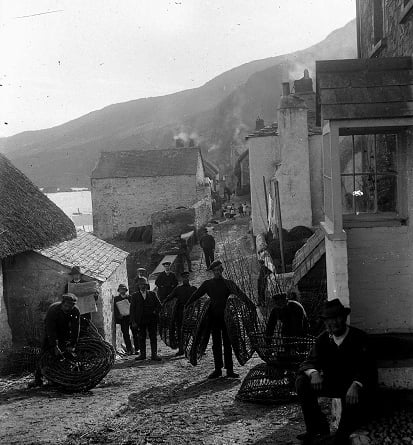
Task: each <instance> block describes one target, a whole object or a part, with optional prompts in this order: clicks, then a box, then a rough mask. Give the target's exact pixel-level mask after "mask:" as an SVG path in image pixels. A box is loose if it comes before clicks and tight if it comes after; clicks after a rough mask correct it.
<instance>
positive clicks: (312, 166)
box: [246, 70, 323, 235]
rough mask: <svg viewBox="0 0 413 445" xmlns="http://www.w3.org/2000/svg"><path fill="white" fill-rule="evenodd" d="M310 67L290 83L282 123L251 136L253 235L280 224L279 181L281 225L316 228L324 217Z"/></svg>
mask: <svg viewBox="0 0 413 445" xmlns="http://www.w3.org/2000/svg"><path fill="white" fill-rule="evenodd" d="M312 84H313V82H312V79H311V78H310V77H309V73H308V71H307V70H305V72H304V76H303V78H302V79H299V80H296V81H295V82H294V87H295V94H292V93H291V92H290V85H289V83H288V82H285V83H284V84H283V95H282V97H281V102H280V106H279V108H278V123H275V124H272V125H269V126H263V125H262V124H263V123H262V120H261V119H258V120H257V129H256V131H254V132H253V133H251V134H250V135H248V136H247V138H246V139H247V142H248V157H249V171H250V187H251V217H252V229H253V234H254V235H258V234H260V233H263V232H267V230H268V228H269V227H272V226H273V225H274V224H276V217H275V209H276V204H275V202H276V201H275V200H276V192H275V183H277V184H278V189H279V199H280V208H281V215H282V225H283V227H284V228H286V229H291V228H292V227H294V226H298V225H303V226H307V227H308V226H313V225H317V224H319V222H320V220H322V218H323V209H322V196H323V192H322V187H323V184H322V174H321V173H322V169H321V160H322V158H321V131H320V128H318V127H316V126H315V93H314V91H313V86H312Z"/></svg>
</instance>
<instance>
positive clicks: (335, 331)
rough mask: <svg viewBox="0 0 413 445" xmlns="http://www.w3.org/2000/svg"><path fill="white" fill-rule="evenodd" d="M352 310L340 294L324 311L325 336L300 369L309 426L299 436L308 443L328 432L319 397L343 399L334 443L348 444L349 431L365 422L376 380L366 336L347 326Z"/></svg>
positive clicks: (299, 383) (299, 386)
mask: <svg viewBox="0 0 413 445" xmlns="http://www.w3.org/2000/svg"><path fill="white" fill-rule="evenodd" d="M349 313H350V309H349V308H346V307H344V306H343V304H342V303H341V301H340V300H339V299H338V298H336V299H334V300H331V301H327V302H326V303H325V304H324V306H323V308H322V311H321V318H322V319H323V321H324V324H325V327H326V330H325V332H323V333H322V334H320V335H319V336H318V337H317V339H316V342H315V344H314V346H313V348H312V350H311V352H310V354H309V356H308V358H307V360H306V361H305V362H304V363H302V365H301V367H300V375H299V376H298V377H297V380H296V389H297V394H298V397H299V399H300V403H301V408H302V411H303V415H304V421H305V425H306V433H304V434H302V435H300V436H299V438H300V439H301V440H302V441H303V443H305V444H306V445H307V444H316V443H318V441H320V440H321V439H322V438H323V437H324V436H327V435H328V434H329V425H328V422H327V419H326V417H325V416H324V414H323V413H322V411H321V409H320V406H319V404H318V399H317V397H318V396H323V397H334V398H340V399H341V402H342V414H341V420H340V423H339V426H338V430H337V433H336V435H335V437H334V442H333V443H334V444H335V445H344V444H348V441H349V437H350V434H351V433H352V432H353V431H354V430H355V429H356V428H357V427H358V426H359V424H360V422H362V421H363V414H364V413H365V412H366V411H368V410H367V408H366V407H367V406H368V403H369V402H371V400H372V397H373V393H374V390H375V386H376V382H377V368H376V365H375V363H374V360H373V358H372V355H371V352H370V349H369V343H368V337H367V334H366V333H365V332H363V331H361V330H360V329H357V328H354V327H352V326H349V325H347V323H346V320H347V316H348V314H349Z"/></svg>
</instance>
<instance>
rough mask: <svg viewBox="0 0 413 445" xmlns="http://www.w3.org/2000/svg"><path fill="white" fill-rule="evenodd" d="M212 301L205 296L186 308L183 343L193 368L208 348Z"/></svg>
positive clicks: (183, 323)
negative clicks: (209, 310)
mask: <svg viewBox="0 0 413 445" xmlns="http://www.w3.org/2000/svg"><path fill="white" fill-rule="evenodd" d="M210 301H211V300H210V298H209V297H207V296H203V297H201V298H199V299H198V300H196V301H195V302H194V303H192V304H190V305H188V306H187V307H185V311H184V317H183V322H182V341H183V346H184V351H185V356H186V358H187V359H188V360H189V362H190V363H191V364H192V365H193V366H196V365H197V363H198V361H199V360H200V358H201V357H202V356H203V355H204V354H205V350H206V348H207V346H208V341H209V335H210V330H211V328H210V320H209V317H208V309H209V305H210Z"/></svg>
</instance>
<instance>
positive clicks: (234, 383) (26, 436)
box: [0, 218, 302, 445]
mask: <svg viewBox="0 0 413 445" xmlns="http://www.w3.org/2000/svg"><path fill="white" fill-rule="evenodd" d="M247 229H248V219H247V218H241V219H240V218H238V219H237V220H235V221H232V220H231V221H227V222H224V223H220V224H215V225H214V229H213V232H214V235H215V237H216V239H217V241H218V249H217V253H218V254H219V255H221V256H222V255H223V254H224V251H223V248H224V246H225V244H226V245H227V248H226V249H227V250H228V249H229V247H228V246H229V244H231V245H232V248H233V249H234V248H236V250H237V252H242V254H243V255H245V256H250V255H251V253H252V252H251V248H252V242H251V238H250V236H249V235H248V234H247ZM228 241H230V243H229V244H228ZM200 253H201V252H200V251H199V248H195V249H194V251H193V253H192V257H193V260H194V261H193V269H194V273H193V274H192V275H193V276H192V281H193V282H194V284H199V283H200V282H202V280H204V279H205V278H207V276H208V272H206V271H205V264H204V263H203V261H202V258H201V255H200ZM227 253H228V252H227ZM159 352H160V354H161V355H162V356H163V361H162V362H160V363H158V362H151V361H145V362H143V363H142V362H136V361H135V360H134V357H123V358H119V359H118V360H117V362H116V364H115V366H114V368H113V369H112V370H111V371H110V373H109V374H108V375H107V376H106V378H105V379H104V381H102V382H101V384H100V385H99V386H98V387H96V388H94V389H93V390H92V391H90V392H87V393H84V394H74V395H73V394H62V393H61V392H59V391H57V390H56V389H53V388H52V387H46V386H45V387H43V388H40V389H31V390H29V389H26V384H27V381H28V379H29V377H25V378H20V379H16V380H3V381H2V382H0V422H1V428H0V444H7V445H8V444H10V445H11V444H66V445H69V444H70V445H80V444H139V445H141V444H142V445H155V444H156V445H158V444H159V445H160V444H177V445H180V444H211V445H212V444H216V445H218V444H222V445H224V444H225V445H229V444H256V445H258V444H260V445H261V444H262V445H263V444H280V445H281V444H295V443H298V442H297V440H296V439H295V436H296V434H298V433H299V432H301V430H302V419H301V414H300V413H299V409H298V406H297V405H296V404H294V403H292V404H287V405H286V404H284V405H279V406H266V405H256V404H248V403H243V402H241V401H237V400H236V395H237V392H238V390H239V388H240V384H241V381H242V379H243V378H244V377H245V376H246V374H247V373H248V371H249V369H251V368H252V367H253V366H255V365H257V364H258V363H261V360H260V359H259V358H258V357H256V356H254V357H253V359H252V360H250V362H249V363H248V364H247V365H246V366H244V367H238V368H237V369H236V371H237V372H239V373H240V375H241V379H227V378H224V377H223V378H221V379H218V380H215V381H209V380H207V379H206V377H207V375H208V374H209V373H210V372H211V370H212V369H213V361H212V351H211V350H210V348H209V349H208V350H207V354H206V356H205V357H204V358H203V359H202V360H201V362H200V364H199V365H198V366H196V367H193V366H191V365H190V364H189V363H188V361H187V360H186V359H185V358H176V357H174V352H175V351H171V350H170V349H168V348H167V347H166V346H165V345H163V344H162V343H161V342H159Z"/></svg>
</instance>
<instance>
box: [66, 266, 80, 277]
mask: <svg viewBox="0 0 413 445" xmlns="http://www.w3.org/2000/svg"><path fill="white" fill-rule="evenodd" d="M78 274H80V275H81V274H82V272H81V271H80V267H79V266H73V267H72V270H71V271H70V272H69V275H78Z"/></svg>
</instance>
